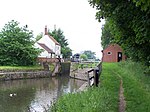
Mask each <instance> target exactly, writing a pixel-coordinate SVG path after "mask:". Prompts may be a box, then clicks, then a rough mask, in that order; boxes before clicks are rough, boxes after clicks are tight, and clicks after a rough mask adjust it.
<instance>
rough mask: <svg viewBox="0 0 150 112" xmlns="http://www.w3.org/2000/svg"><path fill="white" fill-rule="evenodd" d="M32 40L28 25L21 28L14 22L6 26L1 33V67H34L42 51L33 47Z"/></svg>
mask: <svg viewBox="0 0 150 112" xmlns="http://www.w3.org/2000/svg"><path fill="white" fill-rule="evenodd" d="M32 38H33V34H32V32H31V31H29V30H28V29H27V25H26V26H24V27H19V23H18V22H17V21H14V20H12V21H10V22H8V23H7V24H5V26H4V28H3V29H2V31H1V32H0V65H17V66H18V65H21V66H24V65H25V66H27V65H34V64H35V63H36V59H37V56H38V54H39V53H40V50H39V49H36V48H34V47H33V46H34V42H33V40H32Z"/></svg>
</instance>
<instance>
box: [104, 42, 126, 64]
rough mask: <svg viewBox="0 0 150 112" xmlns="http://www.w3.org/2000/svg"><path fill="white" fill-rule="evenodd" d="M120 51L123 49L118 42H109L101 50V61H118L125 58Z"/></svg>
mask: <svg viewBox="0 0 150 112" xmlns="http://www.w3.org/2000/svg"><path fill="white" fill-rule="evenodd" d="M122 52H123V50H122V48H121V47H120V46H119V45H118V44H110V45H109V46H108V47H106V48H105V49H104V50H103V51H102V54H103V57H102V62H119V61H122V60H125V58H126V56H125V55H123V53H122Z"/></svg>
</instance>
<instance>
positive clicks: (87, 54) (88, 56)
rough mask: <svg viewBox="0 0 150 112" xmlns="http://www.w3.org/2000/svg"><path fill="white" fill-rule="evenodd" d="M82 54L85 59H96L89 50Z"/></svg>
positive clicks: (93, 53)
mask: <svg viewBox="0 0 150 112" xmlns="http://www.w3.org/2000/svg"><path fill="white" fill-rule="evenodd" d="M82 54H85V55H86V56H87V59H96V57H95V52H92V51H90V50H86V51H84V52H83V53H82Z"/></svg>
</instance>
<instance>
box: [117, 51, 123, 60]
mask: <svg viewBox="0 0 150 112" xmlns="http://www.w3.org/2000/svg"><path fill="white" fill-rule="evenodd" d="M121 60H122V52H118V60H117V61H118V62H120V61H121Z"/></svg>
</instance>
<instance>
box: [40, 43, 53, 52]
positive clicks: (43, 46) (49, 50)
mask: <svg viewBox="0 0 150 112" xmlns="http://www.w3.org/2000/svg"><path fill="white" fill-rule="evenodd" d="M38 44H39V45H40V46H41V47H42V48H43V49H45V50H46V51H47V52H48V53H53V54H55V53H54V52H53V50H51V49H50V48H49V47H48V46H46V45H45V44H43V43H38Z"/></svg>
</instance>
